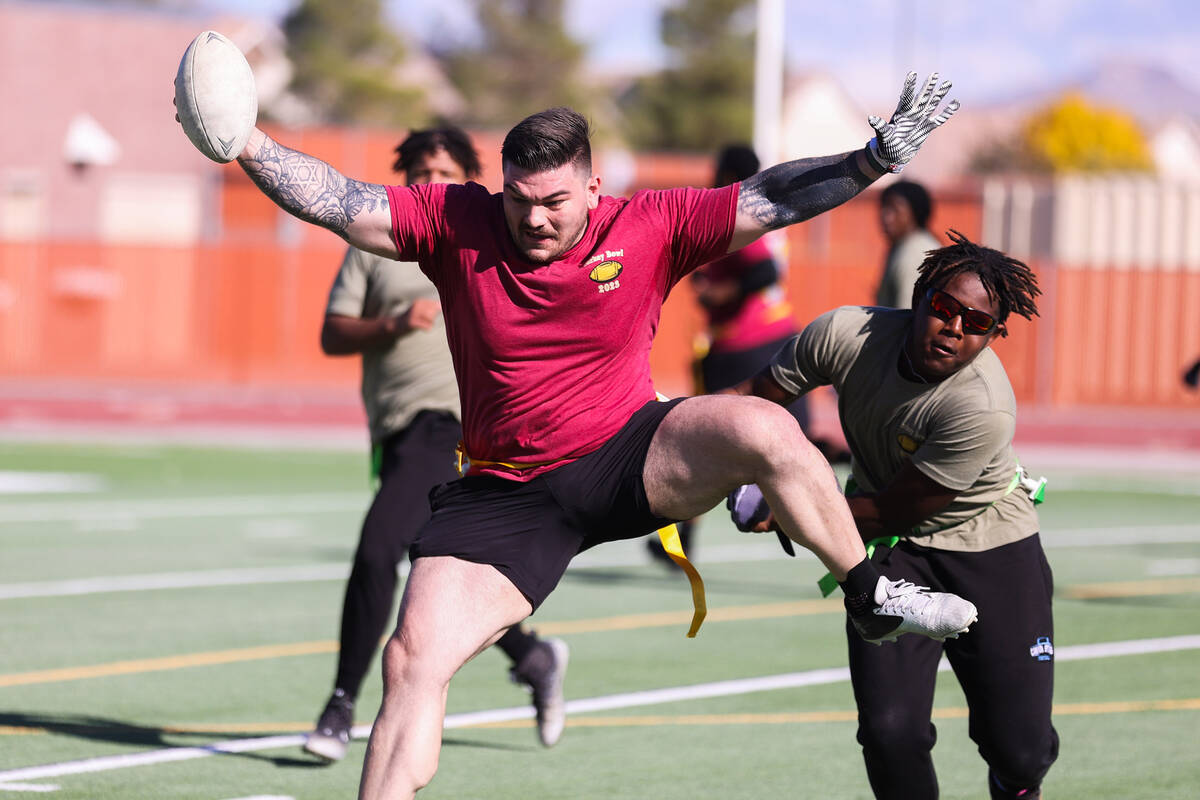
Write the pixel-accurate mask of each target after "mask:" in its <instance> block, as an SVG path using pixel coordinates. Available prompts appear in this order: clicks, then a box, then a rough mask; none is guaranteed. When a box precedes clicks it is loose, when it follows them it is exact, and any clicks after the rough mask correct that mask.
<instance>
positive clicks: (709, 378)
mask: <svg viewBox="0 0 1200 800" xmlns="http://www.w3.org/2000/svg"><path fill="white" fill-rule="evenodd" d="M792 336H793V334H788V335H787V336H784V337H783V338H781V339H772V340H771V341H769V342H766V343H764V344H760V345H757V346H755V347H750V348H747V349H746V350H709V351H708V353H707V354H706V355H705V356H704V358H702V359H701V360H700V379H701V380H702V381H703V382H704V387H703V390H704V391H705V392H706V393H712V392H719V391H721V390H722V389H731V388H733V387H734V386H737V385H738V384H740V383H742V382H744V381H748V380H750V379H751V378H753V377H754V376H755V375H757V374H758V373H759V372H761V371H762V369H763V367H765V366H767V365H768V364H770V363H771V360H772V359H773V358H775V354H776V353H778V352H779V351H780V350H781V349H782V348H783V346H784V345H785V344H787V343H788V342H789V341H791V339H792Z"/></svg>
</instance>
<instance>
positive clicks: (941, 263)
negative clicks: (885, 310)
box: [912, 228, 1042, 335]
mask: <svg viewBox="0 0 1200 800" xmlns="http://www.w3.org/2000/svg"><path fill="white" fill-rule="evenodd" d="M946 235H947V236H949V237H950V241H951V242H952V243H953V244H949V245H947V246H946V247H942V248H939V249H937V250H930V251H929V252H928V253H927V254H926V256H925V260H924V261H923V262H921V266H920V267H918V268H917V269H918V270H919V272H920V277H918V278H917V282H916V284H914V285H913V301H912V304H913V308H916V307H917V304H918V303H920V302H921V298H923V297H924V296H925V292H927V291H928V290H929V289H930V288H940V287H942V286H945V285H946V284H947V283H948V282H949V281H950V279H951V278H953V277H954V276H955V275H958V274H960V273H963V272H972V273H974V274H975V275H978V276H979V280H980V282H982V283H983V288H984V289H986V290H987V293H988V298H989V299H990V300H992V301H993V302H996V303H998V304H999V306H1000V320H999V321H1000V322H1004V321H1005V320H1006V319H1008V315H1009V314H1020V315H1021V316H1022V317H1024V318H1025V319H1033V318H1034V317H1035V316H1037V313H1038V310H1037V301H1036V300H1035V299H1034V298H1036V297H1037V296H1038V295H1040V294H1041V293H1042V290H1041V289H1039V288H1038V282H1037V276H1036V275H1034V274H1033V270H1031V269H1030V268H1029V267H1028V266H1027V265H1026V264H1025V263H1024V262H1022V261H1017V260H1016V259H1015V258H1012V257H1010V256H1006V255H1005V254H1004V253H1001V252H1000V251H999V250H993V249H992V248H990V247H984V246H982V245H978V244H975V243H974V242H972V241H971V240H970V239H968V238H967V237H966V236H963V235H962V234H961V233H959V232H958V231H956V230H954V229H953V228H951V229H950V230H949V231H948V232H947V234H946ZM1005 335H1006V334H1005Z"/></svg>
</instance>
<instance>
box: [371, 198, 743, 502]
mask: <svg viewBox="0 0 1200 800" xmlns="http://www.w3.org/2000/svg"><path fill="white" fill-rule="evenodd" d="M388 198H389V200H390V202H391V209H392V236H393V238H394V240H395V243H396V247H397V248H398V249H399V251H400V253H399V258H400V260H402V261H416V262H417V263H418V264H420V266H421V270H422V272H424V273H425V274H426V275H427V276H428V277H429V279H430V280H432V281H433V283H434V285H435V286H437V289H438V294H439V295H440V296H441V301H442V313H443V314H445V318H446V331H447V337H448V339H449V341H450V352H451V355H452V357H453V359H454V371H455V374H456V375H457V378H458V389H459V395H460V397H461V400H462V423H463V439H464V442H465V444H466V451H467V453H468V454H469V455H470V456H471V457H472V458H473V459H475V460H476V463H475V464H474V465H473V466H472V474H475V473H483V474H491V475H499V476H502V477H506V478H512V479H515V480H529V479H531V478H533V477H534V476H536V475H539V474H541V473H543V472H546V471H548V470H551V469H554V468H555V467H557V466H561V465H562V464H564V463H566V462H568V461H570V460H572V459H576V458H579V457H580V456H584V455H587V454H588V453H590V452H592V451H594V450H596V449H598V448H599V447H600V446H601V445H602V444H604V442H605V441H607V440H608V439H609V438H610V437H611V436H612V435H613V434H615V433H616V432H617V431H618V430H619V429H620V428H621V426H623V425H624V424H625V423H626V422H627V421H628V420H629V418H630V417H631V416H632V415H633V412H634V411H636V410H637V409H639V408H641V407H642V406H643V405H644V404H645V403H646V402H647V401H649V400H653V399H654V387H653V385H652V383H651V380H650V344H651V342H652V341H653V340H654V334H655V332H656V330H657V328H658V319H659V312H660V310H661V307H662V303H663V300H664V299H665V298H666V296H667V293H668V292H669V291H670V289H671V287H672V286H674V285H675V283H676V282H678V281H679V280H680V279H681V278H682V277H683V276H684V275H686V274H687V273H688V272H690V271H691V270H693V269H695V268H696V267H698V266H699V265H701V264H704V263H706V262H708V261H712V260H713V259H714V258H717V257H719V256H722V255H724V254H725V252H726V251H727V250H728V248H729V239H730V236H731V235H732V232H733V222H734V216H735V203H736V200H737V185H736V184H735V185H733V186H729V187H724V188H722V189H671V190H667V191H643V192H638V193H637V194H635V195H634V196H633V197H632V198H630V199H629V200H625V199H619V198H614V197H601V198H600V201H599V205H598V206H597V208H595V209H593V210H592V211H591V212H590V213H589V216H588V226H587V230H586V231H585V233H584V235H583V238H582V239H581V240H580V241H579V242H578V243H577V244H576V245H575V246H574V247H573V248H571V249H570V250H568V251H567V252H566V253H564V254H563V256H562V257H561V258H560V259H559V260H557V261H553V262H551V263H549V264H544V265H533V264H530V263H528V262H526V261H525V260H524V258H522V256H521V254H520V253H519V251H518V250H517V249H516V247H515V246H514V245H513V243H512V239H511V237H510V236H509V232H508V228H507V226H506V224H505V221H504V212H503V208H502V205H501V203H502V197H501V195H499V194H490V193H489V192H488V191H487V190H486V189H485V188H484V187H482V186H480V185H479V184H476V183H468V184H465V185H457V184H428V185H424V186H411V187H401V186H389V187H388ZM481 461H491V462H507V463H509V464H518V465H523V466H524V465H531V466H528V467H527V468H523V469H513V468H509V467H504V466H500V465H496V464H492V465H481V464H480V463H478V462H481Z"/></svg>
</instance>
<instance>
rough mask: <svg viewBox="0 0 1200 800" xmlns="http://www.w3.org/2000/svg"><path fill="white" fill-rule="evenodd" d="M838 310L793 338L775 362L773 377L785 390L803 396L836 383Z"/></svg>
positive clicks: (825, 315) (822, 317) (812, 323)
mask: <svg viewBox="0 0 1200 800" xmlns="http://www.w3.org/2000/svg"><path fill="white" fill-rule="evenodd" d="M836 315H837V310H836V309H835V310H833V311H827V312H825V313H824V314H822V315H821V316H819V317H817V318H816V319H814V320H813V321H812V322H810V323H809V324H808V325H807V326H806V327H805V328H804V330H803V331H801V332H800V333H799V334H797V335H796V336H793V337H792V338H791V339H790V340H789V341H788V343H787V344H785V345H784V346H783V348H782V349H781V350H780V351H779V352H778V353H777V354H776V355H775V359H774V360H773V361H772V362H771V377H772V378H774V379H775V382H776V383H778V384H779V385H780V386H781V387H782V388H783V389H784V390H786V391H787V392H789V393H791V394H795V395H802V394H806V393H808V392H811V391H812V390H813V389H815V388H817V387H818V386H826V385H828V384H830V383H832V382H833V368H834V365H835V362H836V351H837V348H836V344H835V341H834V339H835V337H834V336H833V332H834V327H835V319H834V317H835V316H836Z"/></svg>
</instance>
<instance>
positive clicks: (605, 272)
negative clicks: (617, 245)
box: [588, 261, 625, 294]
mask: <svg viewBox="0 0 1200 800" xmlns="http://www.w3.org/2000/svg"><path fill="white" fill-rule="evenodd" d="M623 269H625V267H624V266H622V265H621V262H620V261H601V262H600V263H599V264H597V265H596V266H594V267H592V271H591V272H589V273H588V277H589V278H591V279H592V280H594V281H595V282H596V283H598V284H600V294H604V293H605V292H611V291H612V290H613V289H617V288H619V287H620V286H621V282H620V281H619V280H617V276H618V275H620V274H621V271H622V270H623Z"/></svg>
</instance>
